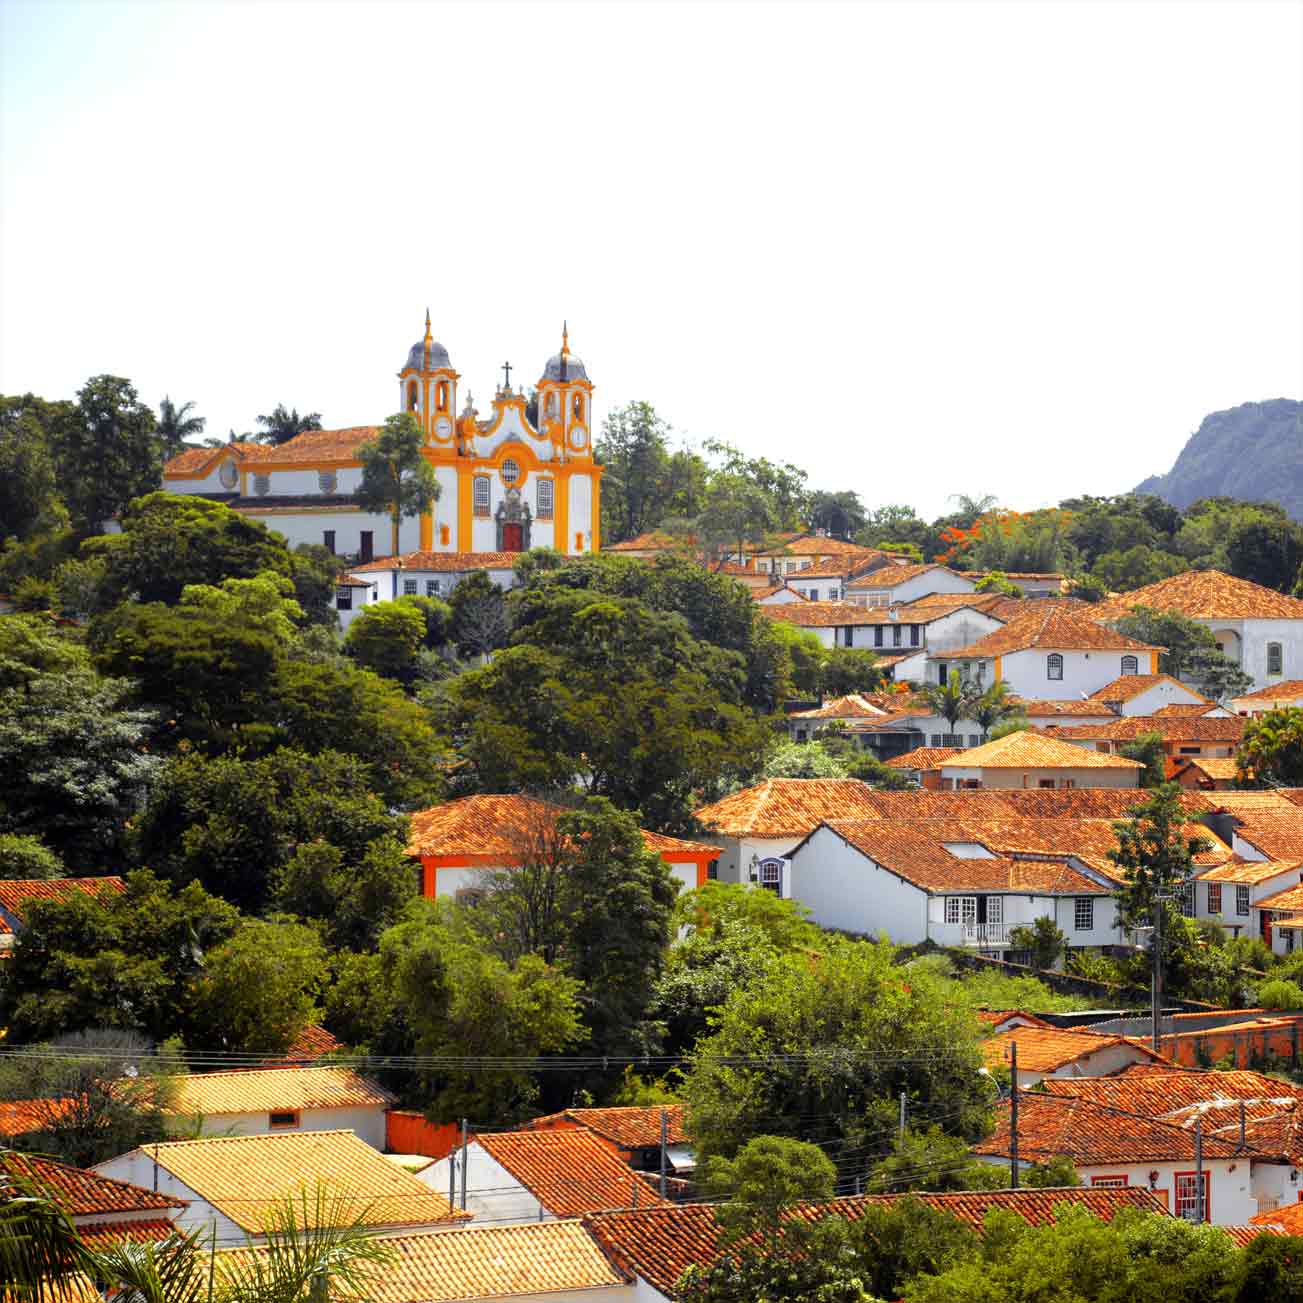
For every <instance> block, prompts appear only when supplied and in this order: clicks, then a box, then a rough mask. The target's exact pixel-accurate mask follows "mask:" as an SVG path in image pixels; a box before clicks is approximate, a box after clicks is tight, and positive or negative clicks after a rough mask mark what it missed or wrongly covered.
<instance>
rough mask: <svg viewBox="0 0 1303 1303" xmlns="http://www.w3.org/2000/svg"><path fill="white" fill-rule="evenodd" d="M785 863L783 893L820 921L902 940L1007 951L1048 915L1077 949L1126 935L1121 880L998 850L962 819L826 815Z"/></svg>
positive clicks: (1056, 860)
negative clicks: (1024, 929)
mask: <svg viewBox="0 0 1303 1303" xmlns="http://www.w3.org/2000/svg"><path fill="white" fill-rule="evenodd" d="M781 864H782V881H781V883H780V884H779V885H780V887H781V894H782V895H784V896H786V897H790V898H791V899H793V900H797V901H799V902H800V903H801V904H802V905H803V906H805V908H806V909H807V910H808V911H809V913H810V917H811V919H812V920H813V921H814V922H816V923H818V924H820V925H821V926H822V927H828V928H836V929H839V930H842V931H846V932H858V933H863V934H865V935H867V936H876V935H878V934H879V933H885V934H886V936H887V937H888V938H889V939H890V940H891V941H894V942H895V943H897V944H898V945H915V944H918V943H919V942H922V941H928V940H931V941H935V942H936V943H937V944H939V945H943V946H965V947H972V948H974V949H977V950H980V951H981V952H983V953H986V954H992V955H1003V954H1004V953H1005V952H1007V951H1008V950H1009V949H1010V948H1011V946H1012V942H1011V939H1010V934H1011V933H1012V932H1013V930H1014V929H1015V928H1016V927H1018V926H1020V925H1021V926H1030V925H1031V924H1033V923H1034V922H1035V921H1036V919H1038V918H1041V917H1046V918H1050V919H1053V920H1054V922H1055V923H1056V924H1057V925H1058V927H1059V928H1061V929H1062V930H1063V932H1064V933H1065V935H1066V936H1067V937H1068V944H1069V945H1070V946H1072V947H1073V948H1082V947H1093V946H1104V945H1115V944H1117V943H1118V942H1119V941H1121V939H1122V933H1121V928H1120V925H1119V923H1118V917H1117V902H1116V898H1115V894H1114V893H1115V891H1116V884H1115V883H1114V882H1112V881H1111V880H1110V879H1109V878H1107V877H1106V876H1105V875H1104V874H1102V873H1099V872H1098V871H1096V870H1095V869H1093V868H1091V867H1090V866H1088V865H1086V864H1085V863H1082V862H1080V861H1076V860H1074V859H1073V858H1072V857H1070V856H1067V855H1050V854H1037V853H1032V852H1025V853H1018V854H1000V853H997V852H996V851H993V850H991V849H990V848H989V847H988V846H987V845H986V844H985V843H983V842H981V841H977V840H973V839H972V834H971V833H968V832H967V830H966V829H965V828H964V827H963V826H962V825H961V824H960V823H958V822H956V821H949V820H944V819H936V820H926V819H915V820H901V819H861V820H834V821H829V822H826V823H822V824H820V825H819V827H817V828H816V829H815V830H814V831H813V832H811V833H810V835H809V836H808V837H806V838H805V839H804V840H803V841H801V842H800V844H799V845H797V846H796V847H795V848H794V849H793V850H792V851H791V852H790V853H789V854H788V856H787V857H786V859H785V861H782V862H781Z"/></svg>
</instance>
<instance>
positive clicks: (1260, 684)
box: [1240, 620, 1303, 688]
mask: <svg viewBox="0 0 1303 1303" xmlns="http://www.w3.org/2000/svg"><path fill="white" fill-rule="evenodd" d="M1242 627H1243V635H1242V636H1243V639H1244V648H1243V658H1242V660H1241V662H1240V666H1241V668H1242V669H1243V670H1244V672H1245V673H1246V674H1252V675H1253V686H1254V687H1255V688H1265V687H1267V686H1268V685H1270V684H1272V683H1283V682H1285V681H1286V680H1287V679H1299V678H1303V620H1245V621H1243V626H1242ZM1269 642H1278V643H1280V644H1281V653H1282V658H1283V659H1282V663H1281V672H1280V673H1279V674H1268V673H1267V644H1268V643H1269Z"/></svg>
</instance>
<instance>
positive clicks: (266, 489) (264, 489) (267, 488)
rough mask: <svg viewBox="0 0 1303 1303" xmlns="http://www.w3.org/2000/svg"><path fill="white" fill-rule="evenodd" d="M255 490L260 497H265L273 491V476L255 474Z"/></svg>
mask: <svg viewBox="0 0 1303 1303" xmlns="http://www.w3.org/2000/svg"><path fill="white" fill-rule="evenodd" d="M253 491H254V492H255V493H256V494H257V495H258V496H259V497H260V498H265V497H266V496H267V494H269V493H270V492H271V476H270V475H255V476H254V477H253Z"/></svg>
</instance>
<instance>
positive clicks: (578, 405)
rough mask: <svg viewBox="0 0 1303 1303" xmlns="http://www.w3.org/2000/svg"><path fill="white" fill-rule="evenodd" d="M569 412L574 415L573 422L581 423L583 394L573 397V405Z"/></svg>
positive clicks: (582, 417)
mask: <svg viewBox="0 0 1303 1303" xmlns="http://www.w3.org/2000/svg"><path fill="white" fill-rule="evenodd" d="M571 411H573V412H574V414H575V420H576V421H582V420H583V419H584V396H583V394H576V395H575V400H574V402H573V404H572V405H571Z"/></svg>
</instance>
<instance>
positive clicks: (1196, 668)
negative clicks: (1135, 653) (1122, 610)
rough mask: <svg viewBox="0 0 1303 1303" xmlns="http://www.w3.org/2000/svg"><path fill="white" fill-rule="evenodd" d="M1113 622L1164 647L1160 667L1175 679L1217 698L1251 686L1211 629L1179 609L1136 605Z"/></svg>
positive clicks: (1120, 629)
mask: <svg viewBox="0 0 1303 1303" xmlns="http://www.w3.org/2000/svg"><path fill="white" fill-rule="evenodd" d="M1112 624H1113V628H1115V629H1116V630H1117V631H1118V632H1119V633H1123V634H1126V636H1127V637H1128V638H1135V639H1136V640H1137V641H1138V642H1143V643H1148V644H1150V645H1151V646H1154V647H1163V648H1165V649H1166V650H1165V651H1164V652H1163V653H1162V654H1161V655H1160V656H1159V658H1158V668H1159V670H1160V671H1161V672H1162V673H1163V674H1170V675H1171V676H1172V677H1173V678H1174V679H1183V680H1186V681H1187V682H1192V683H1193V684H1194V685H1195V686H1196V687H1197V688H1199V689H1200V691H1202V692H1205V693H1207V694H1208V695H1209V696H1212V697H1215V698H1216V699H1217V700H1222V699H1223V698H1225V697H1232V696H1235V695H1236V694H1237V693H1240V692H1247V691H1248V689H1249V688H1251V687H1252V686H1253V680H1252V678H1251V677H1250V676H1249V675H1247V674H1245V673H1244V671H1243V670H1241V669H1240V667H1239V666H1238V665H1236V664H1235V662H1234V661H1232V660H1230V658H1229V657H1227V656H1226V654H1225V653H1224V652H1223V651H1222V650H1221V648H1220V647H1218V645H1217V639H1216V638H1214V637H1213V634H1212V630H1211V629H1209V628H1208V627H1207V626H1206V625H1202V624H1199V623H1198V622H1197V621H1195V620H1191V619H1190V618H1189V617H1188V616H1185V615H1182V614H1181V612H1179V611H1159V610H1155V609H1154V608H1153V607H1149V606H1136V607H1133V608H1132V609H1131V611H1130V612H1129V613H1128V614H1126V615H1124V616H1123V617H1122V618H1121V619H1119V620H1114V621H1113V622H1112Z"/></svg>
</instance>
